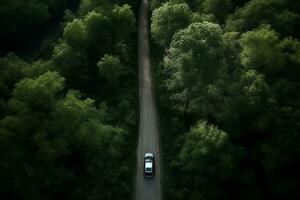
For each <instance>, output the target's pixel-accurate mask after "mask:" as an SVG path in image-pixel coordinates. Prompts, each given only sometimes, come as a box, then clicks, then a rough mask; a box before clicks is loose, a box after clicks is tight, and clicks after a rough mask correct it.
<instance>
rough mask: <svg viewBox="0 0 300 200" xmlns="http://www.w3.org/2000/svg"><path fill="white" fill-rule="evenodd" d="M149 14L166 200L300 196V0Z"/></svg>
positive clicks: (200, 5)
mask: <svg viewBox="0 0 300 200" xmlns="http://www.w3.org/2000/svg"><path fill="white" fill-rule="evenodd" d="M152 8H153V9H154V10H153V16H152V19H151V20H152V24H151V32H152V42H153V45H154V47H155V48H156V49H158V50H159V52H161V53H160V54H157V53H156V54H155V57H154V60H155V72H156V73H155V74H156V79H155V80H156V84H157V87H158V88H159V91H158V95H159V103H160V110H161V119H162V127H163V130H162V144H163V150H164V152H163V155H164V161H165V162H164V164H165V177H164V180H165V182H164V190H165V192H166V193H165V198H166V199H178V200H179V199H197V200H199V199H206V200H207V199H249V200H250V199H295V200H296V199H299V198H300V193H299V191H298V189H297V187H298V185H299V184H300V182H299V180H300V174H299V173H298V168H299V166H300V162H299V157H300V148H299V145H298V143H299V141H300V135H299V133H300V124H299V119H300V112H299V111H300V104H299V102H300V101H299V100H300V93H299V91H300V79H299V76H300V42H299V30H298V28H297V27H299V17H300V8H299V3H297V1H290V0H251V1H249V0H246V1H234V0H226V1H223V0H222V1H221V0H193V1H187V0H186V1H185V0H178V1H177V0H176V1H171V0H170V1H158V0H156V1H152ZM174 13H176V14H174ZM162 16H167V17H162ZM176 16H182V17H180V18H177V17H176ZM162 33H165V34H162ZM156 49H153V50H154V51H156Z"/></svg>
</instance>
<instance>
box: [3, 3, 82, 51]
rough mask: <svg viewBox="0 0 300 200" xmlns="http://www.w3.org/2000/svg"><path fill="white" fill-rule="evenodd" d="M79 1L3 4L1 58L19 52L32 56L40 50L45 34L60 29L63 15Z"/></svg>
mask: <svg viewBox="0 0 300 200" xmlns="http://www.w3.org/2000/svg"><path fill="white" fill-rule="evenodd" d="M77 3H78V0H75V1H71V0H46V1H42V0H14V1H4V0H2V1H1V2H0V27H1V32H0V38H1V47H0V55H3V54H6V53H7V52H9V51H17V52H20V53H22V54H25V55H28V52H26V51H28V49H29V50H30V51H32V50H34V48H37V46H38V44H39V43H40V42H41V41H40V40H41V39H42V37H43V36H44V34H45V32H49V31H51V29H53V28H54V27H55V26H57V24H58V21H59V20H60V19H61V17H62V16H63V11H64V10H65V9H66V8H67V7H69V8H70V9H72V8H73V7H76V4H77Z"/></svg>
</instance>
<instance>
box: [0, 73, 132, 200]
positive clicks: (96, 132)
mask: <svg viewBox="0 0 300 200" xmlns="http://www.w3.org/2000/svg"><path fill="white" fill-rule="evenodd" d="M63 87H64V79H63V78H62V77H61V76H59V75H58V73H55V72H48V73H46V74H44V75H42V76H39V77H38V78H36V79H24V80H22V81H21V82H19V83H18V84H17V85H16V88H15V89H14V91H13V97H12V99H11V100H10V102H9V113H10V114H9V115H7V116H6V117H5V118H4V119H3V120H2V121H1V122H0V124H1V129H0V140H1V144H2V145H1V152H2V153H1V167H0V168H1V170H0V173H1V177H6V176H7V177H6V178H7V179H4V180H3V179H2V180H1V186H2V187H1V191H2V192H1V193H3V191H5V192H7V191H14V192H13V193H8V195H9V196H11V198H18V197H19V198H21V199H36V198H37V199H53V198H55V197H57V198H59V199H61V197H62V196H60V195H62V194H63V195H64V196H66V197H67V198H68V199H79V197H80V196H81V197H82V198H85V199H94V198H99V199H107V198H109V197H110V196H111V193H110V192H107V193H105V192H104V193H103V192H100V191H99V185H103V186H104V183H105V184H106V186H105V187H108V188H109V186H112V185H110V183H111V184H114V187H115V189H117V188H118V189H119V190H121V191H126V188H124V187H123V186H122V185H118V184H117V185H116V183H117V182H115V180H114V178H117V177H119V176H124V175H125V176H126V174H124V173H126V172H127V171H128V169H126V167H125V166H124V167H125V168H124V167H123V166H122V165H123V164H122V162H120V160H121V158H122V152H121V148H123V147H122V146H123V145H124V137H125V136H126V132H125V131H124V130H122V129H120V128H116V127H112V126H109V125H105V124H104V123H103V121H104V118H105V116H106V113H105V111H104V110H98V109H97V108H95V107H94V105H93V104H94V101H93V100H91V99H85V100H81V99H80V95H79V93H78V92H75V91H69V92H68V93H67V94H66V96H65V97H60V96H61V95H60V93H61V92H62V89H63ZM24 158H26V159H24ZM107 158H109V159H107ZM118 163H119V164H118ZM13 166H14V167H13ZM103 174H106V176H105V177H106V179H103ZM12 183H14V184H13V187H12V188H7V189H6V190H5V188H6V186H5V185H7V186H8V187H10V186H12ZM2 184H5V185H2ZM3 187H4V188H3ZM63 188H65V189H63ZM103 189H104V188H103ZM108 191H109V190H108ZM76 195H79V197H77V196H76Z"/></svg>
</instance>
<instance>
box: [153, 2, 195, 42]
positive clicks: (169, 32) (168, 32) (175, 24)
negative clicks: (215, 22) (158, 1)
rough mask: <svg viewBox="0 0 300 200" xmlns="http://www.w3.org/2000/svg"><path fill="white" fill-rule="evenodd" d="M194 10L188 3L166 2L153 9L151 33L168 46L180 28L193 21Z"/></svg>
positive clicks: (155, 38)
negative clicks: (192, 10)
mask: <svg viewBox="0 0 300 200" xmlns="http://www.w3.org/2000/svg"><path fill="white" fill-rule="evenodd" d="M191 17H192V12H191V10H190V8H189V6H188V5H187V4H174V3H169V2H168V3H165V4H163V5H162V6H161V7H159V8H158V9H155V10H154V11H153V15H152V19H151V20H152V24H151V33H152V37H153V39H154V40H155V41H156V42H157V43H158V44H159V45H161V46H162V47H165V48H166V47H167V46H168V45H169V44H170V42H171V40H172V37H173V35H174V33H176V32H177V31H178V30H180V29H182V28H185V27H186V26H187V25H188V24H189V23H190V21H191Z"/></svg>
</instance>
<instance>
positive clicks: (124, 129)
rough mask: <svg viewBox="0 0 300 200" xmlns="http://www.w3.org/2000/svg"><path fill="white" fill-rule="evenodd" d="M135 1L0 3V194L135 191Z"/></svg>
mask: <svg viewBox="0 0 300 200" xmlns="http://www.w3.org/2000/svg"><path fill="white" fill-rule="evenodd" d="M138 3H139V2H138V1H133V0H128V1H112V0H14V1H2V0H1V1H0V26H1V30H0V41H1V45H0V57H1V58H0V198H1V199H10V200H20V199H22V200H37V199H39V200H53V199H56V200H58V199H64V200H76V199H78V200H82V199H86V200H88V199H89V200H94V199H97V200H100V199H103V200H107V199H115V200H117V199H130V198H131V197H132V193H133V192H132V191H133V185H134V184H133V183H134V178H133V177H134V176H135V162H136V161H135V158H136V155H135V149H136V148H135V146H136V136H137V121H138V120H137V117H138V114H137V111H138V99H137V91H138V89H137V88H138V84H137V64H136V63H137V61H136V60H137V58H136V54H137V53H136V51H137V50H136V46H137V39H136V38H137V36H136V35H137V27H136V26H137V22H136V14H137V13H136V12H137V5H138ZM124 158H126V159H124Z"/></svg>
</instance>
